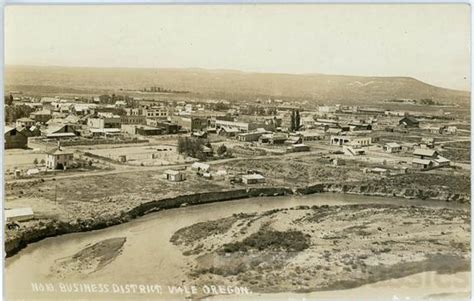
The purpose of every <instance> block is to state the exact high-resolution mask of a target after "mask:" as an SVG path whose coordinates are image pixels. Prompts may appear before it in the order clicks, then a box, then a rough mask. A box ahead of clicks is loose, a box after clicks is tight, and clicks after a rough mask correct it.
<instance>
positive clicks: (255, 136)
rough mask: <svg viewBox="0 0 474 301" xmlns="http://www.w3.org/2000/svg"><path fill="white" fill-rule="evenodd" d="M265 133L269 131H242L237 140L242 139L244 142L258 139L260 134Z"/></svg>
mask: <svg viewBox="0 0 474 301" xmlns="http://www.w3.org/2000/svg"><path fill="white" fill-rule="evenodd" d="M265 133H268V132H251V133H240V134H238V135H237V140H239V141H242V142H252V141H258V138H260V136H262V135H263V134H265Z"/></svg>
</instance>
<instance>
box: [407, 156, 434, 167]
mask: <svg viewBox="0 0 474 301" xmlns="http://www.w3.org/2000/svg"><path fill="white" fill-rule="evenodd" d="M411 164H412V166H413V168H415V169H419V170H426V169H430V168H432V167H433V161H431V160H425V159H417V158H415V159H413V160H412V161H411Z"/></svg>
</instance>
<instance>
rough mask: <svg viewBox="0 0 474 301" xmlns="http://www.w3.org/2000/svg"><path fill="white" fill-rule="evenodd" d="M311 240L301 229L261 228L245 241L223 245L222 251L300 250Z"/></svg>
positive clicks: (306, 246) (305, 247) (307, 245)
mask: <svg viewBox="0 0 474 301" xmlns="http://www.w3.org/2000/svg"><path fill="white" fill-rule="evenodd" d="M309 242H310V241H309V237H308V236H306V235H304V234H303V233H302V232H301V231H295V230H288V231H284V232H281V231H275V230H267V229H265V230H263V229H260V230H259V231H258V232H256V233H254V234H252V235H250V236H249V237H247V238H245V239H244V240H243V241H240V242H235V243H228V244H225V245H223V246H222V249H221V252H224V253H234V252H246V251H248V250H250V249H257V250H259V251H264V250H271V251H285V252H300V251H303V250H305V249H307V248H308V247H309Z"/></svg>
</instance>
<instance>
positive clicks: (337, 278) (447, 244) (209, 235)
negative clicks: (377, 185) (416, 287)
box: [171, 204, 470, 293]
mask: <svg viewBox="0 0 474 301" xmlns="http://www.w3.org/2000/svg"><path fill="white" fill-rule="evenodd" d="M209 230H212V231H209ZM171 241H172V242H173V243H174V244H176V245H177V246H179V247H180V249H181V250H182V252H183V254H184V255H187V256H191V257H192V258H193V259H194V265H193V267H192V269H191V271H189V272H188V273H189V276H190V277H191V278H192V279H193V280H192V282H193V283H195V284H197V285H200V284H205V283H209V282H213V283H219V284H222V285H244V286H248V287H250V288H251V289H252V291H254V292H265V293H269V292H280V291H281V292H283V291H297V292H306V291H315V290H323V289H344V288H350V287H355V286H359V285H362V284H365V283H370V282H375V281H380V280H385V279H390V278H398V277H403V276H407V275H410V274H414V273H419V272H423V271H438V272H442V273H453V272H457V271H466V270H469V262H470V245H469V242H470V214H469V212H468V211H464V210H461V209H444V208H425V207H415V206H410V207H407V206H395V205H385V204H384V205H382V204H380V205H373V204H372V205H365V204H364V205H344V206H313V207H307V206H300V207H296V208H290V209H276V210H271V211H267V212H263V213H261V214H235V215H233V216H230V217H228V218H223V219H219V220H216V221H209V222H203V223H198V224H195V225H192V226H189V227H186V228H182V229H180V230H178V231H177V232H176V233H175V234H174V235H173V236H172V238H171Z"/></svg>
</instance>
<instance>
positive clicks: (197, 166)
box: [191, 162, 211, 172]
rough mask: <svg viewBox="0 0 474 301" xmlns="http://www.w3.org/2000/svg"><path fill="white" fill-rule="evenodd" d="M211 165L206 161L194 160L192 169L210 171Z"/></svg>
mask: <svg viewBox="0 0 474 301" xmlns="http://www.w3.org/2000/svg"><path fill="white" fill-rule="evenodd" d="M210 168H211V166H210V165H209V164H206V163H201V162H194V163H193V164H192V165H191V169H194V170H197V171H198V172H208V171H209V169H210Z"/></svg>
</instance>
